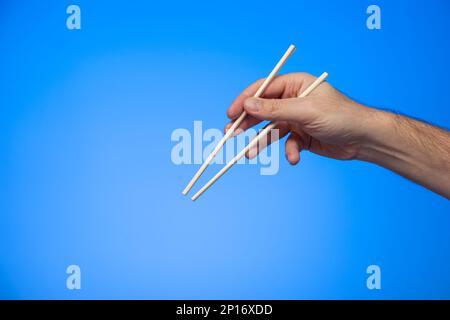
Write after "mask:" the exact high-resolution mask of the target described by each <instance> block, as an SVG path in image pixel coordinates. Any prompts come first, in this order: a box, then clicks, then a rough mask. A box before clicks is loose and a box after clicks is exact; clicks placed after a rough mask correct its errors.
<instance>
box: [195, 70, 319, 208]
mask: <svg viewBox="0 0 450 320" xmlns="http://www.w3.org/2000/svg"><path fill="white" fill-rule="evenodd" d="M327 77H328V73H327V72H324V73H322V75H321V76H320V77H319V78H317V79H316V80H315V81H314V82H313V83H312V84H311V85H310V86H309V87H308V88H307V89H306V90H305V91H303V92H302V93H301V94H300V95H299V96H298V97H299V98H303V97H306V96H307V95H308V94H310V93H311V92H312V91H313V90H314V89H315V88H317V87H318V86H319V85H320V84H321V83H322V82H323V81H324V80H325V79H326V78H327ZM276 125H277V123H276V122H271V123H270V124H269V125H267V126H266V127H265V128H264V129H263V130H262V131H261V132H260V133H259V134H258V135H257V136H256V137H254V138H253V139H252V141H251V142H250V143H249V144H248V145H247V146H246V147H245V148H244V149H243V150H242V151H241V152H239V153H238V154H237V155H236V156H235V157H234V158H233V159H231V160H230V161H229V162H228V163H227V164H226V165H225V167H223V168H222V169H221V170H220V171H219V172H218V173H217V174H216V175H215V176H214V177H213V178H212V179H211V180H209V181H208V182H207V183H206V184H205V185H204V186H203V187H202V188H201V189H200V190H199V191H198V192H197V193H196V194H195V195H194V196H193V197H192V200H193V201H195V200H197V199H198V197H200V196H201V195H202V194H203V193H204V192H205V191H206V190H208V188H209V187H210V186H211V185H212V184H213V183H214V182H216V181H217V180H218V179H219V178H220V177H221V176H223V175H224V173H225V172H227V171H228V170H229V169H230V168H231V167H232V166H233V165H234V164H235V163H236V162H238V161H239V159H241V158H242V157H243V156H244V155H245V154H246V153H247V151H249V150H250V149H251V148H253V147H254V146H255V145H256V144H257V143H258V142H259V141H260V140H261V139H262V138H263V137H265V136H266V135H267V134H268V133H269V132H270V130H272V129H273V128H275V127H276Z"/></svg>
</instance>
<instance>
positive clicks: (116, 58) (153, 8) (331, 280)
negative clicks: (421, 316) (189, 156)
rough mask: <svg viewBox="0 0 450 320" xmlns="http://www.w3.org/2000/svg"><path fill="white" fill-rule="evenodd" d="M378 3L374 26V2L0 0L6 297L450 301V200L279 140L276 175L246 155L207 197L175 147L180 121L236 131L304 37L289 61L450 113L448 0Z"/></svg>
mask: <svg viewBox="0 0 450 320" xmlns="http://www.w3.org/2000/svg"><path fill="white" fill-rule="evenodd" d="M374 3H376V4H378V5H379V6H380V7H381V10H382V29H381V30H378V31H370V30H368V29H367V28H366V18H367V14H366V8H367V6H368V5H370V4H372V2H371V1H370V2H369V1H360V0H353V1H299V0H295V1H280V0H278V1H273V2H269V1H265V2H264V1H230V0H227V1H204V2H203V1H202V2H197V1H196V2H190V1H169V2H167V3H163V2H156V1H155V2H153V1H143V0H142V1H111V0H110V1H84V0H77V1H61V0H58V1H56V0H55V1H5V0H2V1H1V4H0V133H1V134H0V298H10V299H23V298H31V299H35V298H64V299H72V298H73V299H77V298H254V299H263V298H274V299H284V298H286V299H298V298H307V299H310V298H319V299H324V298H343V299H347V298H361V299H379V298H387V299H391V298H450V273H449V272H448V271H449V267H450V232H449V229H450V203H449V201H448V200H446V199H444V198H442V197H440V196H438V195H435V194H433V193H432V192H430V191H428V190H426V189H424V188H422V187H420V186H417V185H414V184H413V183H411V182H409V181H406V180H405V179H403V178H401V177H399V176H397V175H396V174H394V173H391V172H388V171H387V170H384V169H382V168H379V167H376V166H374V165H372V164H366V163H361V162H356V161H355V162H338V161H335V160H330V159H325V158H321V157H318V156H315V155H312V154H308V153H305V154H304V155H303V156H302V162H301V163H300V165H299V166H297V167H291V166H289V165H288V164H287V163H286V161H284V155H283V154H284V151H283V150H280V158H281V167H280V171H279V173H278V174H277V175H274V176H261V175H260V174H259V168H258V166H244V165H241V166H236V167H235V168H233V170H231V171H230V172H229V173H228V174H227V175H225V176H224V178H223V179H222V180H221V181H220V182H219V183H217V184H216V185H214V187H213V188H211V189H210V190H209V191H208V193H207V194H205V195H204V196H203V197H202V198H200V199H199V200H198V201H197V202H195V203H194V202H191V201H190V200H189V199H188V198H186V197H183V196H182V195H181V190H182V189H183V188H184V186H185V184H186V183H187V182H188V181H189V179H190V178H191V177H192V175H193V174H194V172H195V171H196V170H197V168H198V165H181V166H176V165H174V164H173V163H172V161H171V158H170V153H171V149H172V147H173V146H174V145H175V143H174V142H171V139H170V137H171V133H172V131H173V130H174V129H177V128H187V129H190V130H192V126H193V121H194V120H202V121H203V127H204V128H205V129H206V128H222V127H223V125H224V124H225V123H226V121H227V120H226V117H225V110H226V108H227V107H228V106H229V104H230V103H231V102H232V100H233V99H234V98H235V97H236V95H237V94H238V93H239V92H240V91H241V90H242V89H244V88H245V87H246V86H247V85H248V84H250V83H252V82H253V81H254V80H256V79H258V78H261V77H264V76H266V75H267V73H268V72H269V71H270V70H271V69H272V67H273V65H274V64H275V62H276V61H277V60H278V59H279V57H280V56H281V55H282V54H283V53H284V51H285V49H286V48H287V47H288V45H289V44H290V43H294V44H296V45H297V48H298V49H297V51H296V53H295V54H294V56H293V57H292V58H291V59H290V60H289V61H288V63H287V64H286V66H285V67H284V68H283V70H282V72H283V73H287V72H294V71H306V72H310V73H313V74H315V75H319V74H320V73H322V72H323V71H328V72H329V73H330V78H329V82H330V83H331V84H333V85H334V86H336V87H337V88H339V89H340V90H342V91H343V92H345V93H347V94H349V95H351V96H352V97H353V98H355V99H357V100H359V101H362V102H364V103H367V104H369V105H372V106H377V107H382V108H389V109H393V110H396V111H398V112H402V113H406V114H409V115H411V116H415V117H419V118H422V119H426V120H427V121H430V122H433V123H436V124H439V125H441V126H443V127H448V126H449V125H450V112H449V101H450V90H449V88H450V77H449V76H448V75H449V73H450V64H449V62H448V57H449V56H450V45H449V36H448V33H449V30H450V25H449V22H448V21H449V17H450V3H449V2H448V1H444V0H442V1H430V0H427V1H381V0H377V1H374ZM70 4H77V5H79V6H80V7H81V18H82V22H81V23H82V29H81V30H68V29H67V27H66V18H67V16H68V15H67V14H66V8H67V6H68V5H70ZM219 168H220V166H218V165H214V166H213V167H212V168H210V169H209V170H208V171H207V172H206V173H205V175H204V176H203V177H202V179H201V180H200V182H199V184H198V186H196V187H195V189H194V190H193V191H195V190H197V188H198V187H199V186H200V185H202V184H203V183H204V182H205V181H207V179H208V178H209V177H211V175H212V174H213V173H214V172H216V171H217V170H218V169H219ZM71 264H77V265H79V266H80V267H81V271H82V284H81V285H82V289H81V290H68V289H67V288H66V278H67V274H66V267H67V266H68V265H71ZM371 264H377V265H379V266H380V267H381V270H382V289H381V290H372V291H371V290H368V289H367V287H366V278H367V274H366V268H367V266H369V265H371Z"/></svg>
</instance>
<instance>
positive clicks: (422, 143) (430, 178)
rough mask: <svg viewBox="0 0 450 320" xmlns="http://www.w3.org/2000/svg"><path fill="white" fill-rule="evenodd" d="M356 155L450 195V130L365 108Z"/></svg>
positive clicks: (448, 196)
mask: <svg viewBox="0 0 450 320" xmlns="http://www.w3.org/2000/svg"><path fill="white" fill-rule="evenodd" d="M362 140H363V141H362V143H361V149H360V151H359V153H358V155H357V158H358V159H360V160H363V161H368V162H372V163H376V164H378V165H380V166H383V167H385V168H387V169H390V170H393V171H395V172H397V173H399V174H400V175H402V176H404V177H406V178H408V179H410V180H413V181H415V182H417V183H419V184H421V185H423V186H425V187H426V188H429V189H431V190H433V191H435V192H437V193H439V194H441V195H443V196H445V197H446V198H448V199H450V133H449V132H448V131H445V130H442V129H439V128H437V127H434V126H431V125H429V124H426V123H423V122H420V121H417V120H413V119H410V118H408V117H404V116H401V115H397V114H393V113H389V112H384V111H379V110H375V109H368V111H367V126H366V129H365V133H364V135H363V139H362Z"/></svg>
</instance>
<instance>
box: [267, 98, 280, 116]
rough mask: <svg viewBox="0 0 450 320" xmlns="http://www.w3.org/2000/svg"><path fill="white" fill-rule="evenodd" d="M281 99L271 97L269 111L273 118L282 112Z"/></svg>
mask: <svg viewBox="0 0 450 320" xmlns="http://www.w3.org/2000/svg"><path fill="white" fill-rule="evenodd" d="M280 108H281V104H280V100H279V99H271V100H270V102H269V108H268V112H269V114H270V116H271V117H272V118H277V117H278V115H279V113H280Z"/></svg>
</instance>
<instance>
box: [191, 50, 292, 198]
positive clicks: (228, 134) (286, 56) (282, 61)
mask: <svg viewBox="0 0 450 320" xmlns="http://www.w3.org/2000/svg"><path fill="white" fill-rule="evenodd" d="M294 51H295V46H294V45H293V44H291V45H290V46H289V48H288V49H287V50H286V52H285V53H284V55H283V56H282V57H281V59H280V61H278V63H277V65H276V66H275V67H274V68H273V70H272V72H271V73H270V74H269V76H268V77H267V78H266V79H265V80H264V82H263V83H262V84H261V86H260V87H259V89H258V91H257V92H256V93H255V95H254V97H256V98H258V97H260V96H261V95H262V94H263V93H264V91H265V90H266V88H267V87H268V86H269V84H270V82H272V80H273V78H275V76H276V75H277V73H278V72H279V71H280V69H281V67H283V65H284V64H285V63H286V61H287V60H288V59H289V57H290V56H291V55H292V54H293V53H294ZM246 116H247V112H245V111H244V112H242V113H241V115H240V116H239V117H238V118H237V119H236V121H234V123H233V125H232V126H231V128H230V129H229V130H228V131H227V132H226V133H225V135H224V136H223V138H222V139H221V140H220V141H219V143H218V144H217V145H216V147H215V148H214V150H213V151H212V152H211V153H210V155H209V156H208V158H207V159H206V160H205V162H204V163H203V164H202V166H201V167H200V169H198V171H197V172H196V173H195V175H194V177H193V178H192V179H191V181H189V183H188V184H187V186H186V188H184V190H183V194H184V195H186V194H187V193H188V192H189V190H191V189H192V187H193V186H194V184H195V183H196V182H197V180H198V179H199V178H200V176H201V175H202V173H203V172H204V171H205V170H206V168H207V167H208V165H209V164H210V163H211V161H212V160H213V159H214V157H215V156H216V155H217V153H219V151H220V150H221V149H222V147H223V145H224V144H225V142H226V141H227V140H228V138H230V137H231V135H232V134H233V132H234V131H235V130H236V128H237V127H239V125H240V124H241V122H242V121H243V120H244V118H245V117H246Z"/></svg>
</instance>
